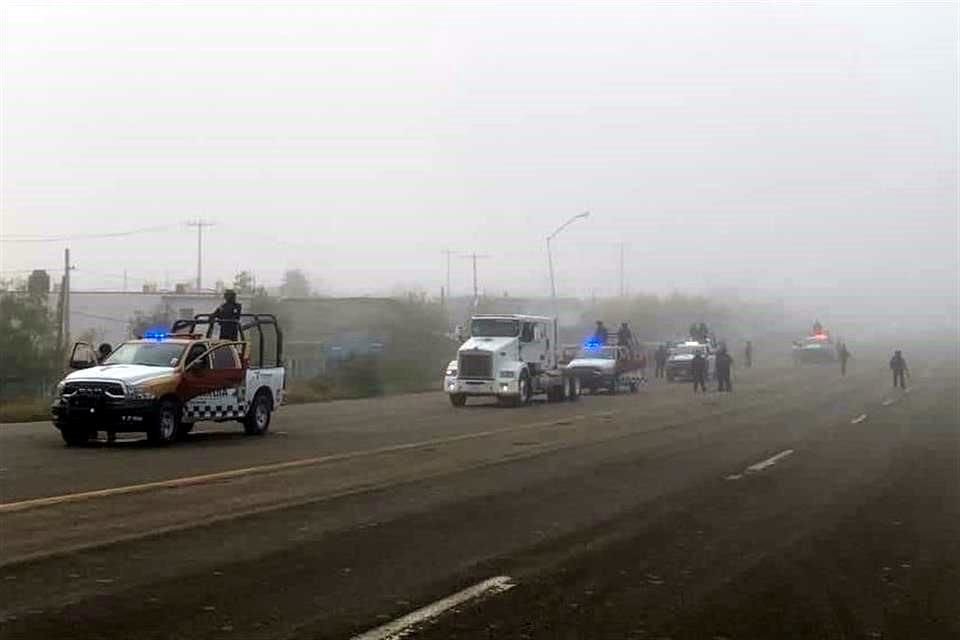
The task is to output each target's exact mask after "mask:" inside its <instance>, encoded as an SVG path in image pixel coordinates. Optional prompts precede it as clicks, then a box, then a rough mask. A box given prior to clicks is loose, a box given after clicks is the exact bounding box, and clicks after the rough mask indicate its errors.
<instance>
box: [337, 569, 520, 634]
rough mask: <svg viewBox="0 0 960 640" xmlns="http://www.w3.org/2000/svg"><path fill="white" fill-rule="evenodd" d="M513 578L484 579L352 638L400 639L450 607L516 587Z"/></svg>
mask: <svg viewBox="0 0 960 640" xmlns="http://www.w3.org/2000/svg"><path fill="white" fill-rule="evenodd" d="M515 586H516V585H515V584H514V582H513V580H512V579H511V578H510V577H509V576H497V577H496V578H490V579H489V580H484V581H483V582H481V583H479V584H475V585H473V586H472V587H467V588H466V589H463V590H462V591H457V592H456V593H454V594H453V595H449V596H447V597H446V598H443V599H442V600H437V601H436V602H434V603H432V604H428V605H427V606H425V607H422V608H420V609H417V610H416V611H414V612H412V613H408V614H407V615H405V616H403V617H402V618H397V619H396V620H394V621H393V622H388V623H387V624H384V625H381V626H379V627H377V628H376V629H371V630H370V631H366V632H364V633H361V634H360V635H358V636H354V637H353V638H352V640H399V639H400V638H403V637H405V636H407V635H408V634H410V633H412V632H413V631H415V630H416V628H417V627H419V626H421V625H423V624H424V623H426V622H429V621H430V620H432V619H433V618H436V617H437V616H439V615H441V614H443V613H445V612H447V611H449V610H450V609H452V608H454V607H456V606H459V605H461V604H463V603H464V602H467V601H468V600H473V599H474V598H479V597H483V596H489V595H494V594H497V593H503V592H504V591H508V590H510V589H512V588H513V587H515Z"/></svg>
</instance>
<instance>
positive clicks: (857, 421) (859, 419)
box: [850, 413, 867, 424]
mask: <svg viewBox="0 0 960 640" xmlns="http://www.w3.org/2000/svg"><path fill="white" fill-rule="evenodd" d="M866 419H867V414H865V413H861V414H860V415H858V416H857V417H856V418H854V419H853V420H851V421H850V424H860V423H861V422H863V421H864V420H866Z"/></svg>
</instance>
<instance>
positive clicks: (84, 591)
mask: <svg viewBox="0 0 960 640" xmlns="http://www.w3.org/2000/svg"><path fill="white" fill-rule="evenodd" d="M948 355H949V357H941V358H940V359H928V360H927V362H929V364H928V365H926V366H925V367H923V368H921V369H920V370H919V371H915V372H914V379H913V380H912V386H911V389H910V390H909V392H908V393H902V392H896V391H894V390H892V389H890V387H889V385H890V381H889V380H888V376H887V373H886V370H885V368H884V361H883V358H882V357H881V356H880V355H878V356H877V357H870V356H865V357H864V358H863V359H862V360H858V361H856V362H855V365H856V366H854V367H852V371H851V373H850V374H849V375H848V376H847V377H846V378H841V377H840V376H839V375H838V371H836V370H835V368H831V367H803V368H793V367H791V366H777V365H768V366H765V367H764V366H760V367H758V368H755V369H752V370H748V371H737V372H736V376H735V379H734V385H735V389H734V393H732V394H722V395H721V394H717V393H710V394H708V395H706V396H694V395H693V394H692V392H691V389H690V387H689V386H688V385H686V384H683V385H672V384H666V383H662V384H660V383H654V384H651V385H650V386H649V387H648V388H646V389H644V390H642V391H641V392H640V393H637V394H630V395H621V396H616V397H610V396H597V397H585V398H584V399H583V400H582V401H581V402H579V403H575V404H574V403H571V404H545V403H538V404H536V405H534V406H530V407H526V408H520V409H499V408H496V407H493V406H468V407H467V408H465V409H462V410H456V409H453V408H452V407H450V406H449V403H448V402H447V400H446V398H445V397H444V396H443V395H441V394H432V393H431V394H419V395H407V396H397V397H390V398H381V399H373V400H357V401H344V402H335V403H328V404H319V405H301V406H294V407H286V408H284V410H283V411H282V412H280V413H278V414H277V415H276V417H275V421H274V424H273V426H272V433H271V434H270V435H268V436H267V437H264V438H249V437H244V436H242V435H241V430H240V429H239V426H236V427H235V426H234V425H231V424H224V425H214V427H213V428H211V429H209V430H206V431H202V432H199V433H196V434H193V435H192V436H191V437H190V439H189V440H188V441H187V442H184V443H181V444H178V445H176V446H173V447H169V448H165V449H156V448H150V447H147V446H145V445H144V444H143V443H142V442H138V441H127V442H120V443H117V444H115V445H106V444H105V443H101V444H95V445H93V446H90V447H86V448H81V449H67V448H65V447H64V446H63V445H62V443H61V441H60V439H59V436H58V435H57V434H56V432H55V431H54V430H53V429H52V428H51V427H49V426H48V425H37V424H31V425H4V426H2V427H0V502H2V504H0V545H2V546H0V551H2V554H0V637H2V638H37V639H40V638H104V639H119V638H134V637H135V638H138V639H151V638H244V639H248V638H250V639H255V638H290V639H300V638H303V639H307V638H351V637H354V636H358V635H359V634H363V633H365V632H369V633H368V635H367V636H364V637H367V638H377V637H382V638H385V637H391V635H390V634H391V633H401V634H403V633H407V634H408V635H406V636H404V637H418V638H452V637H458V638H474V637H489V638H595V637H601V638H606V637H612V638H771V637H797V638H834V637H835V638H853V637H857V638H860V637H862V638H919V637H923V638H950V637H960V607H957V606H956V602H957V600H956V595H957V594H958V593H960V445H958V442H960V440H958V436H960V426H958V415H960V407H958V391H960V385H958V380H957V375H958V371H957V367H958V365H957V361H956V357H955V354H948ZM918 361H920V359H919V358H914V359H913V360H911V362H918ZM398 629H399V630H400V631H398ZM393 637H400V636H393Z"/></svg>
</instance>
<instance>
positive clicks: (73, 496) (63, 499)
mask: <svg viewBox="0 0 960 640" xmlns="http://www.w3.org/2000/svg"><path fill="white" fill-rule="evenodd" d="M597 415H598V414H591V415H584V414H577V415H575V416H570V417H568V418H564V419H563V420H564V421H565V422H564V424H572V423H574V422H578V421H580V420H583V419H585V418H587V417H596V416H597ZM558 422H559V419H554V420H544V421H542V422H531V423H529V424H524V425H518V426H515V427H504V428H502V429H491V430H489V431H476V432H474V433H465V434H461V435H458V436H449V437H446V438H436V439H433V440H421V441H419V442H408V443H406V444H394V445H389V446H386V447H379V448H376V449H365V450H361V451H348V452H346V453H335V454H331V455H326V456H317V457H313V458H301V459H299V460H288V461H286V462H276V463H273V464H265V465H260V466H255V467H244V468H242V469H230V470H228V471H218V472H215V473H206V474H203V475H199V476H186V477H180V478H171V479H169V480H158V481H156V482H145V483H142V484H132V485H125V486H121V487H110V488H107V489H96V490H94V491H82V492H79V493H67V494H64V495H59V496H49V497H45V498H31V499H28V500H19V501H17V502H0V513H11V512H14V511H24V510H26V509H33V508H36V507H46V506H52V505H58V504H65V503H70V502H79V501H81V500H91V499H94V498H106V497H110V496H117V495H126V494H131V493H145V492H147V491H155V490H158V489H176V488H179V487H188V486H192V485H197V484H209V483H212V482H220V481H223V480H231V479H233V478H239V477H243V476H249V475H254V474H262V473H271V472H275V471H285V470H287V469H296V468H299V467H311V466H316V465H320V464H327V463H330V462H342V461H344V460H351V459H354V458H360V457H364V456H373V455H378V454H383V453H396V452H401V451H409V450H411V449H420V448H423V447H428V446H434V445H438V444H450V443H454V442H460V441H464V440H473V439H476V438H485V437H488V436H493V435H498V434H504V433H510V432H513V431H524V430H529V429H538V428H541V427H549V426H553V425H556V424H557V423H558Z"/></svg>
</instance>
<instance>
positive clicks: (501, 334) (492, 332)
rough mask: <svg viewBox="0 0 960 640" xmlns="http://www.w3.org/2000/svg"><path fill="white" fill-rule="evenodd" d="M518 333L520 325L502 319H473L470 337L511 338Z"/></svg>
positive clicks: (513, 321)
mask: <svg viewBox="0 0 960 640" xmlns="http://www.w3.org/2000/svg"><path fill="white" fill-rule="evenodd" d="M519 333H520V323H519V322H517V321H516V320H507V319H502V318H474V320H473V322H472V323H470V335H471V336H473V337H475V338H513V337H515V336H516V335H517V334H519Z"/></svg>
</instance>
